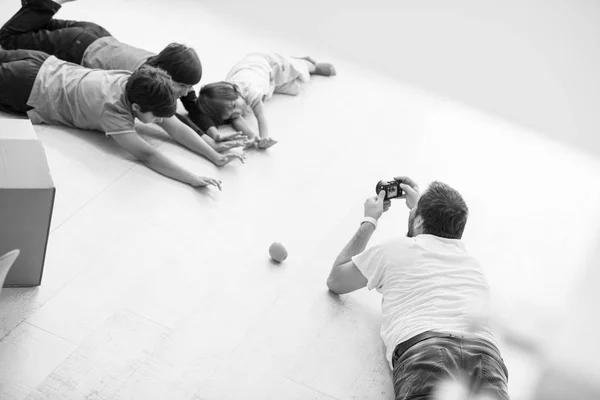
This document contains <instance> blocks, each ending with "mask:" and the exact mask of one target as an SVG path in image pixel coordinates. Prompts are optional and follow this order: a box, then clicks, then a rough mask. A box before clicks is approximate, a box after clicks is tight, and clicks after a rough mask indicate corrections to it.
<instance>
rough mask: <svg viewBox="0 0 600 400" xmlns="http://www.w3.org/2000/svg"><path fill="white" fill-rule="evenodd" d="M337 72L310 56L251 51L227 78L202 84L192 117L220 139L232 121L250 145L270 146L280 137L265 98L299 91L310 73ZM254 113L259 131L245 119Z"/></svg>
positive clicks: (192, 119)
mask: <svg viewBox="0 0 600 400" xmlns="http://www.w3.org/2000/svg"><path fill="white" fill-rule="evenodd" d="M335 74H336V71H335V68H334V67H333V65H331V64H327V63H318V62H316V61H315V60H313V59H312V58H310V57H284V56H281V55H279V54H275V53H251V54H248V55H247V56H246V57H244V58H243V59H242V60H240V61H239V62H238V63H237V64H236V65H234V67H233V68H232V69H231V71H229V74H227V78H226V81H222V82H216V83H211V84H208V85H205V86H204V87H202V89H201V90H200V94H199V95H198V100H197V101H196V105H197V110H194V111H192V112H190V115H189V118H190V119H191V121H192V122H193V123H194V124H196V125H197V126H198V127H199V128H200V129H201V130H203V131H204V132H206V133H207V134H208V135H209V136H211V137H212V138H213V139H215V140H216V141H219V140H222V139H223V138H222V134H220V133H219V130H218V129H217V127H218V126H219V125H224V124H231V125H232V126H233V127H234V128H235V129H236V130H238V131H240V132H241V133H242V134H243V135H245V136H246V137H247V138H248V139H249V145H254V146H255V147H258V148H261V149H267V148H269V147H271V146H273V145H274V144H276V143H277V141H276V140H274V139H272V138H270V137H269V131H268V127H267V122H266V118H265V112H264V107H263V102H264V101H266V100H269V99H270V98H271V97H272V96H273V93H281V94H288V95H292V96H295V95H297V94H299V93H300V89H301V87H302V85H303V84H305V83H306V82H308V81H309V80H310V75H323V76H333V75H335ZM252 113H254V115H255V116H256V119H257V121H258V133H257V132H255V131H254V129H252V128H251V127H250V126H249V125H248V123H247V122H246V120H245V119H244V117H245V116H248V115H250V114H252Z"/></svg>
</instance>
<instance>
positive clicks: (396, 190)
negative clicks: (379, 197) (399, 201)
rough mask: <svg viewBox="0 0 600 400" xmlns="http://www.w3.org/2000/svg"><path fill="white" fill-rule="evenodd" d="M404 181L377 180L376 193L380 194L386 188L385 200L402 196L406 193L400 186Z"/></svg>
mask: <svg viewBox="0 0 600 400" xmlns="http://www.w3.org/2000/svg"><path fill="white" fill-rule="evenodd" d="M401 183H402V181H399V180H396V179H394V180H392V181H379V182H377V186H375V193H377V194H379V192H381V191H382V190H385V198H384V200H390V199H394V198H396V197H402V196H403V195H404V191H403V190H402V188H401V187H400V184H401Z"/></svg>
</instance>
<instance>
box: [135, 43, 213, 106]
mask: <svg viewBox="0 0 600 400" xmlns="http://www.w3.org/2000/svg"><path fill="white" fill-rule="evenodd" d="M146 64H147V65H150V66H152V67H157V68H161V69H164V70H165V71H167V72H168V73H169V75H171V78H173V81H174V83H175V89H176V93H175V95H176V96H177V97H181V96H184V95H186V94H187V93H188V92H189V91H190V90H191V89H192V86H194V85H196V84H198V82H200V79H201V78H202V64H201V63H200V58H199V57H198V54H197V53H196V51H195V50H194V49H192V48H191V47H187V46H184V45H183V44H179V43H171V44H169V45H168V46H167V47H165V48H164V49H163V51H161V52H160V53H158V55H156V56H154V57H150V58H149V59H148V61H147V62H146Z"/></svg>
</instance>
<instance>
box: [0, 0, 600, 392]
mask: <svg viewBox="0 0 600 400" xmlns="http://www.w3.org/2000/svg"><path fill="white" fill-rule="evenodd" d="M18 3H19V2H18V1H16V0H15V1H13V0H10V1H8V0H6V1H3V2H2V3H1V4H0V19H2V21H5V20H7V19H8V18H9V17H10V16H11V15H12V14H13V13H14V12H15V11H16V10H17V9H18V6H19V4H18ZM212 3H217V2H208V4H207V3H206V2H198V1H192V0H187V1H186V0H171V1H168V2H166V1H165V2H160V1H156V0H152V1H142V0H127V1H124V0H104V1H95V2H94V1H91V0H80V1H78V2H75V3H68V4H66V5H65V6H64V8H63V10H61V11H60V17H62V18H65V19H80V20H91V21H94V22H97V23H99V24H101V25H103V26H105V27H106V28H107V29H108V30H109V31H110V32H111V33H112V34H113V35H114V36H116V37H117V38H118V39H120V40H121V41H124V42H128V43H130V44H133V45H136V46H139V47H143V48H147V49H149V50H152V51H155V52H158V51H160V49H161V48H162V47H164V46H165V45H166V44H168V43H169V42H172V41H178V42H183V43H186V44H188V45H190V46H193V47H194V48H195V49H196V50H197V51H198V53H199V54H200V57H201V59H202V62H203V65H204V76H203V82H204V83H207V82H211V81H215V80H220V79H223V78H224V77H225V74H226V73H227V71H228V68H229V67H230V66H232V65H233V64H234V62H235V61H237V60H238V59H239V58H241V57H242V56H243V55H244V54H246V53H247V52H249V51H276V52H280V53H283V54H291V55H306V54H309V55H311V56H313V57H314V58H316V59H318V60H323V61H330V62H333V63H335V65H336V67H337V70H338V76H336V77H334V78H323V77H316V78H314V79H313V80H312V81H311V82H310V84H309V85H308V87H307V88H306V90H305V92H304V93H302V94H301V95H300V96H298V97H282V96H276V97H275V98H273V100H272V101H270V102H269V103H267V109H266V111H267V113H268V114H267V115H268V119H269V123H270V126H271V132H272V136H273V137H274V138H276V139H278V140H279V144H277V145H276V146H275V147H273V148H271V149H270V150H268V151H266V152H257V151H249V152H248V160H247V161H246V163H245V164H241V163H239V162H233V163H231V164H230V165H227V166H225V167H223V168H220V169H219V168H216V167H214V166H213V165H212V164H210V163H209V162H207V161H205V160H203V159H202V158H200V157H198V156H196V155H195V154H193V153H191V152H189V151H187V150H185V149H183V148H181V147H180V146H178V145H176V144H174V143H173V142H172V141H171V140H170V139H169V138H168V137H167V136H166V135H165V134H164V132H162V131H161V130H160V129H159V128H158V127H156V126H140V127H139V129H140V133H141V134H142V135H143V137H144V138H146V139H147V140H148V141H150V143H151V144H152V145H153V146H155V147H158V148H160V150H161V151H162V152H164V153H165V154H167V155H169V156H171V157H173V158H174V159H176V160H177V161H178V162H180V163H182V164H184V165H185V166H187V167H188V168H190V169H192V170H194V171H197V172H198V173H201V174H204V175H209V176H214V177H218V178H219V179H222V180H223V182H224V184H223V191H222V192H218V191H216V190H213V189H209V190H194V189H192V188H190V187H186V186H185V185H183V184H179V183H177V182H174V181H170V180H168V179H167V178H164V177H162V176H160V175H158V174H156V173H154V172H152V171H151V170H149V169H147V168H146V167H144V166H143V165H140V164H138V163H137V162H135V161H134V160H133V158H132V157H131V156H129V155H128V154H126V153H124V152H123V151H121V150H119V149H118V148H117V146H116V143H114V142H113V141H112V140H111V139H108V138H105V137H104V136H103V135H102V134H99V133H95V132H84V131H79V130H75V129H67V128H63V127H50V126H36V127H35V129H36V132H37V134H38V136H39V138H40V139H41V140H42V141H43V143H44V146H45V149H46V154H47V157H48V160H49V164H50V168H51V172H52V177H53V179H54V182H55V185H56V187H57V198H56V205H55V210H54V216H53V220H52V230H51V236H50V242H49V248H48V254H47V260H46V267H45V275H44V279H43V283H42V285H41V286H40V287H38V288H30V289H5V290H3V291H2V294H1V295H0V399H3V400H4V399H10V400H20V399H29V400H33V399H60V400H67V399H115V400H116V399H119V400H120V399H145V400H148V399H170V400H178V399H196V400H200V399H202V400H209V399H241V398H247V399H320V400H324V399H369V400H378V399H382V400H383V399H392V398H393V392H392V387H391V381H390V371H389V368H388V366H387V365H386V363H385V360H384V356H383V354H384V352H383V347H382V344H381V340H380V337H379V326H380V311H379V307H380V301H381V298H380V296H379V295H378V294H377V293H375V292H368V291H366V290H361V291H359V292H356V293H354V294H350V295H345V296H341V297H337V296H333V295H331V294H329V293H328V292H327V290H326V287H325V279H326V277H327V275H328V272H329V269H330V266H331V264H332V262H333V260H334V258H335V257H336V255H337V253H338V252H339V251H340V250H341V248H342V247H343V246H344V245H345V243H346V242H347V241H348V240H349V239H350V237H351V236H352V234H353V233H354V231H355V229H356V227H357V226H358V223H359V221H360V219H361V217H362V205H363V203H364V200H365V198H366V197H367V196H371V195H373V192H374V186H375V183H376V182H377V181H378V180H380V179H389V178H391V177H392V176H395V175H400V174H402V175H410V176H412V177H413V178H414V179H416V180H417V181H418V182H419V183H420V184H421V185H422V186H423V187H425V186H426V185H427V183H428V182H430V181H432V180H441V181H445V182H447V183H449V184H450V185H452V186H454V187H456V188H457V189H458V190H460V191H461V193H463V195H464V197H465V199H466V201H467V203H468V204H469V207H470V210H471V215H470V220H469V223H468V225H467V231H466V234H465V237H464V240H465V242H466V243H467V246H468V248H469V249H470V250H471V251H472V252H473V253H475V254H476V255H477V256H478V257H480V259H481V261H482V263H483V265H484V268H485V270H486V272H487V274H488V276H489V281H490V285H491V288H492V291H493V298H494V310H495V312H496V316H497V319H498V321H501V322H502V324H503V325H507V326H508V327H509V328H510V330H512V331H515V332H517V333H518V334H519V335H524V336H526V337H528V338H533V340H534V341H536V342H537V343H538V344H539V345H540V346H541V347H542V349H544V352H545V354H546V355H547V356H548V357H547V358H548V359H552V360H554V361H552V362H554V363H558V364H560V365H571V366H572V368H571V370H573V371H578V374H579V375H580V376H582V377H584V378H585V379H586V380H588V381H590V382H594V381H595V382H598V381H600V379H599V378H598V376H594V374H597V372H595V371H599V370H600V366H599V365H598V362H597V357H595V356H594V354H598V352H599V350H600V349H599V348H598V345H597V344H595V343H596V341H595V340H592V339H594V337H595V334H594V332H597V330H598V328H599V327H600V323H599V321H598V316H597V312H596V311H594V310H595V307H594V304H598V300H599V298H598V295H597V293H596V291H595V289H594V288H595V287H596V285H595V283H594V282H598V272H597V264H598V258H599V257H600V251H599V250H598V243H599V241H600V231H599V228H598V227H599V226H600V207H599V206H598V205H599V204H600V185H598V183H600V139H598V137H599V136H598V132H600V121H599V119H598V115H597V110H598V109H600V98H599V93H600V80H599V78H598V74H597V71H600V50H599V47H598V41H597V38H598V37H599V35H598V33H599V32H598V30H599V29H600V28H599V27H600V7H599V6H598V3H595V2H593V1H575V2H566V1H565V2H559V1H552V2H536V1H529V2H527V1H525V2H517V1H512V2H511V1H509V2H502V3H500V2H490V3H489V4H488V5H486V6H485V7H484V6H483V5H481V3H480V2H475V1H458V2H455V4H454V8H452V9H450V8H448V7H447V6H445V5H444V4H445V3H443V2H441V1H437V2H436V1H430V2H419V4H420V5H419V6H416V5H415V4H409V2H388V3H385V2H382V1H374V2H369V3H368V4H361V3H359V2H353V1H351V2H341V1H332V2H320V3H317V2H312V3H311V2H310V1H309V2H308V3H303V4H295V5H288V6H284V5H281V4H279V3H277V4H273V3H275V2H272V1H271V2H268V1H264V0H257V1H256V2H252V5H249V4H247V3H248V2H238V1H233V0H228V1H221V2H218V3H219V4H218V5H215V4H212ZM242 3H243V4H242ZM321 3H322V4H321ZM594 38H596V39H594ZM2 117H8V116H7V115H2ZM406 218H407V209H406V207H405V206H404V204H403V203H400V202H398V203H396V204H394V206H393V207H392V209H391V210H390V211H389V212H388V213H387V214H386V215H385V217H384V218H383V219H382V220H381V222H380V227H379V229H378V230H377V232H376V234H375V236H374V237H373V240H372V243H377V242H379V241H381V240H383V239H386V238H388V237H390V236H392V235H404V234H405V232H406ZM273 241H281V242H283V243H285V244H286V245H287V247H288V250H289V253H290V255H289V258H288V259H287V260H286V261H285V262H284V263H283V264H281V265H275V264H273V263H272V262H270V260H269V258H268V254H267V249H268V246H269V245H270V243H271V242H273ZM502 332H503V331H502V330H498V338H499V340H500V342H501V344H502V349H501V350H502V351H503V353H504V355H505V359H506V362H507V365H508V367H509V370H510V390H511V394H512V398H513V399H515V400H525V399H530V398H533V396H534V395H533V393H534V388H535V385H536V384H537V379H538V377H539V376H540V375H541V374H543V373H544V372H543V371H544V367H543V366H542V363H541V362H540V361H539V360H536V359H534V358H533V357H532V356H530V355H528V354H527V353H525V352H522V351H520V350H518V349H517V348H516V347H513V346H511V345H510V343H508V342H507V340H505V337H504V335H503V333H502ZM573 338H576V339H577V343H587V341H588V340H589V343H588V344H585V345H583V344H582V345H580V346H581V349H578V348H577V347H575V351H574V350H573V341H572V340H573ZM576 346H577V345H576ZM594 346H596V347H594ZM550 350H552V351H550Z"/></svg>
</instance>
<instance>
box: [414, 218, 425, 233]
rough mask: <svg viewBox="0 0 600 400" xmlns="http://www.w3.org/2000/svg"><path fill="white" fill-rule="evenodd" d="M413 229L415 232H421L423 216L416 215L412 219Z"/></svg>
mask: <svg viewBox="0 0 600 400" xmlns="http://www.w3.org/2000/svg"><path fill="white" fill-rule="evenodd" d="M413 229H414V230H415V232H419V233H423V217H421V216H420V215H417V216H416V217H415V220H414V221H413Z"/></svg>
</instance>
